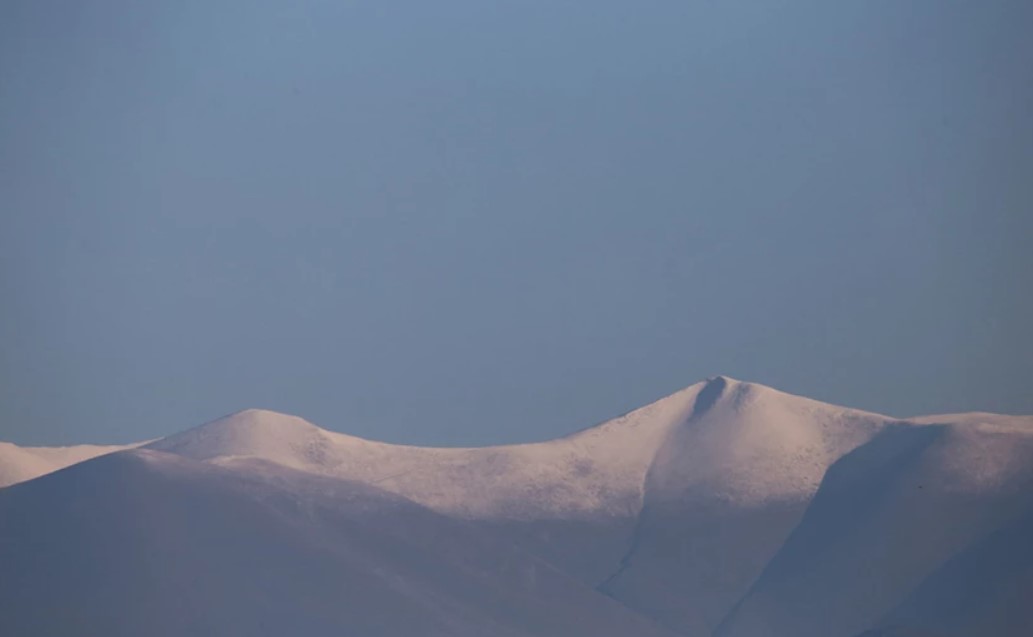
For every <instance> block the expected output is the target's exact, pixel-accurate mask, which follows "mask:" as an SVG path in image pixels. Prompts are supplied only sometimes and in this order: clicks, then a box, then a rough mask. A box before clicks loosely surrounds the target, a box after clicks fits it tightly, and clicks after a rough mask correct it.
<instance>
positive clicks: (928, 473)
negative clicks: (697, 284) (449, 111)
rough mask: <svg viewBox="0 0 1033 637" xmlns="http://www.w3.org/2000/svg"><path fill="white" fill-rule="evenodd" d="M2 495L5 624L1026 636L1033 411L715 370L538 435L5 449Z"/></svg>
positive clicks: (562, 634)
mask: <svg viewBox="0 0 1033 637" xmlns="http://www.w3.org/2000/svg"><path fill="white" fill-rule="evenodd" d="M4 485H7V486H4ZM0 486H3V487H4V488H0V635H11V636H21V635H26V636H29V635H31V636H48V635H111V636H116V635H125V636H134V637H136V636H140V635H149V636H163V635H170V636H171V635H184V636H185V635H190V636H202V635H220V636H226V635H241V636H244V635H248V636H255V635H294V636H299V637H306V636H312V637H317V636H318V637H322V636H330V635H333V636H342V635H346V636H357V637H372V636H382V637H408V636H414V637H415V636H419V637H423V636H427V637H431V636H441V637H445V636H456V637H467V636H469V637H492V636H499V637H531V636H536V637H538V636H556V637H580V636H585V637H588V636H592V637H606V636H612V637H617V636H622V637H623V636H636V637H675V636H678V635H682V636H688V637H857V636H859V635H864V636H865V637H984V636H991V635H992V636H996V637H1010V636H1015V637H1025V636H1027V635H1030V634H1033V632H1031V631H1033V628H1030V627H1031V626H1033V416H1004V415H996V414H983V413H972V414H956V415H942V416H927V417H921V418H911V419H906V420H901V419H896V418H891V417H887V416H881V415H878V414H873V413H868V412H863V411H857V410H853V409H846V408H842V407H836V406H832V405H828V404H825V403H821V402H817V401H813V400H810V399H807V398H802V397H799V396H793V395H790V394H786V393H782V392H779V391H776V390H774V389H771V388H768V387H764V386H762V385H756V384H752V383H746V382H740V381H737V380H734V379H731V378H726V377H716V378H712V379H709V380H707V381H705V382H702V383H698V384H695V385H692V386H690V387H688V388H686V389H683V390H681V391H679V392H677V393H675V394H672V395H670V396H668V397H666V398H663V399H661V400H658V401H657V402H655V403H652V404H650V405H647V406H645V407H642V408H640V409H637V410H635V411H633V412H631V413H629V414H627V415H624V416H622V417H620V418H616V419H614V420H611V421H609V422H606V423H603V424H601V425H598V426H595V427H592V428H589V429H584V430H582V431H579V432H577V433H574V434H571V435H569V436H566V437H563V438H559V439H556V440H551V441H547V442H541V443H533V444H522V445H509V446H496V447H483V448H464V449H451V448H425V447H412V446H404V445H392V444H386V443H381V442H374V441H370V440H364V439H361V438H356V437H352V436H348V435H345V434H340V433H334V432H330V431H326V430H323V429H320V428H319V427H317V426H315V425H313V424H311V423H308V422H306V421H304V420H302V419H300V418H296V417H293V416H288V415H283V414H278V413H274V412H269V411H262V410H254V409H251V410H246V411H242V412H239V413H236V414H233V415H230V416H227V417H225V418H221V419H219V420H216V421H213V422H210V423H207V424H204V425H201V426H199V427H195V428H193V429H189V430H186V431H184V432H182V433H178V434H174V435H171V436H168V437H166V438H161V439H158V440H153V441H148V442H145V443H139V444H135V445H127V446H123V447H101V446H85V445H84V446H77V447H63V448H38V447H36V448H33V447H18V446H15V445H12V444H9V443H0Z"/></svg>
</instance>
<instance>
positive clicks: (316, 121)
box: [0, 0, 1033, 445]
mask: <svg viewBox="0 0 1033 637" xmlns="http://www.w3.org/2000/svg"><path fill="white" fill-rule="evenodd" d="M1031 28H1033V3H1031V2H1029V1H1028V0H1016V1H996V2H995V1H988V2H951V1H946V0H915V1H911V2H900V1H899V0H874V1H870V2H828V1H826V0H820V1H818V0H814V1H806V2H775V1H772V0H757V1H755V2H735V1H732V2H701V1H697V2H689V1H684V0H681V1H677V2H615V1H609V0H596V1H593V2H564V1H562V0H549V1H542V2H529V1H522V2H515V1H514V2H484V1H477V2H424V1H420V2H380V1H376V2H374V1H369V2H358V1H349V2H346V1H343V0H341V1H338V0H333V1H330V0H325V1H324V0H299V1H297V2H281V1H279V0H277V1H275V2H274V1H268V0H264V1H257V0H240V1H234V2H230V1H213V0H203V1H192V2H136V1H132V2H130V1H128V0H126V1H112V0H96V1H91V2H82V1H79V0H69V1H65V2H55V1H47V0H6V1H5V2H3V3H0V347H2V349H0V439H5V440H10V441H13V442H17V443H22V444H65V443H73V442H90V441H96V442H127V441H131V440H137V439H143V438H150V437H155V436H159V435H163V434H167V433H171V432H173V431H177V430H181V429H184V428H187V427H189V426H193V425H196V424H199V423H201V422H204V421H206V420H210V419H212V418H215V417H218V416H220V415H223V414H225V413H228V412H231V411H235V410H237V409H241V408H245V407H264V408H269V409H275V410H279V411H285V412H289V413H293V414H297V415H300V416H303V417H305V418H308V419H309V420H312V421H313V422H316V423H318V424H320V425H322V426H324V427H327V428H329V429H336V430H340V431H346V432H349V433H353V434H356V435H361V436H365V437H372V438H377V439H383V440H389V441H398V442H409V443H419V444H441V445H451V444H485V443H494V442H515V441H525V440H534V439H542V438H547V437H551V436H555V435H559V434H563V433H567V432H569V431H572V430H575V429H578V428H581V427H584V426H588V425H591V424H593V423H595V422H598V421H601V420H604V419H607V418H609V417H612V416H615V415H618V414H619V413H621V412H624V411H626V410H628V409H631V408H634V407H636V406H639V405H641V404H644V403H647V402H649V401H651V400H653V399H655V398H658V397H660V396H662V395H665V394H667V393H670V392H672V391H674V390H677V389H679V388H681V387H683V386H686V385H689V384H691V383H694V382H696V381H698V380H701V379H703V378H704V377H707V376H711V375H715V374H728V375H731V376H734V377H737V378H741V379H744V380H752V381H756V382H761V383H764V384H768V385H772V386H775V387H777V388H780V389H784V390H787V391H791V392H793V393H800V394H805V395H808V396H811V397H814V398H818V399H821V400H826V401H829V402H835V403H838V404H844V405H849V406H856V407H863V408H867V409H871V410H875V411H882V412H886V413H890V414H894V415H901V416H905V415H913V414H917V413H930V412H938V411H962V410H964V411H968V410H989V411H1002V412H1014V413H1033V382H1031V381H1033V336H1031V328H1033V276H1031V274H1033V249H1031V248H1030V244H1031V239H1033V209H1031V208H1033V72H1031V69H1033V38H1030V30H1031Z"/></svg>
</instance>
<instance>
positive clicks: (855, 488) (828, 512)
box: [717, 418, 1033, 637]
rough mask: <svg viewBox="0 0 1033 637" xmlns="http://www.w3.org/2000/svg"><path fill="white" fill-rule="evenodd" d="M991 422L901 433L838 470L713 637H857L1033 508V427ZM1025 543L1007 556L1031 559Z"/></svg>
mask: <svg viewBox="0 0 1033 637" xmlns="http://www.w3.org/2000/svg"><path fill="white" fill-rule="evenodd" d="M985 420H986V419H978V418H977V419H964V420H963V421H962V422H955V423H945V424H913V423H912V424H906V423H902V424H900V425H894V426H891V427H889V428H886V429H885V430H883V431H882V432H881V433H880V434H879V435H878V436H876V437H875V438H874V439H872V440H871V441H870V442H869V443H867V444H865V445H863V446H861V447H859V448H858V449H856V450H855V451H854V452H852V453H850V454H848V455H846V456H845V457H844V458H842V459H841V460H840V461H839V462H837V463H836V464H834V465H833V466H832V467H831V468H830V469H829V470H828V473H827V475H826V477H825V480H824V481H823V483H822V487H821V489H820V490H819V492H818V494H817V495H816V497H815V499H814V501H813V503H812V504H811V506H810V507H809V508H808V510H807V513H806V515H805V516H804V518H803V519H802V520H801V522H800V524H799V525H798V526H797V527H796V528H795V529H794V530H793V532H792V535H791V536H790V537H789V539H788V540H787V541H786V543H785V544H784V546H782V547H781V549H780V550H779V552H778V554H777V555H776V556H774V558H773V559H771V561H770V562H769V563H768V564H767V566H766V567H765V569H764V573H763V574H762V575H761V577H760V578H759V579H758V580H757V581H756V582H755V583H754V585H753V586H752V587H751V589H750V591H749V593H748V594H747V595H746V596H745V597H744V598H743V600H742V601H741V602H740V603H739V604H738V605H737V607H736V608H735V610H734V611H733V612H732V613H731V614H730V615H729V616H728V617H727V618H726V620H725V621H724V623H723V624H722V626H721V627H720V629H719V630H718V631H717V635H719V636H720V637H764V636H766V635H770V636H781V635H795V636H798V637H812V636H813V637H819V636H821V637H837V636H842V637H850V636H851V635H857V634H859V633H861V632H862V631H864V630H865V629H866V628H870V627H872V626H873V625H875V624H876V623H877V622H879V620H880V619H881V618H882V617H883V616H884V615H886V614H887V613H889V612H890V611H892V610H893V609H894V608H895V607H896V606H897V605H898V604H900V603H901V601H902V600H903V599H905V598H906V597H907V596H908V595H909V594H910V593H911V591H913V590H914V589H915V588H916V587H918V586H920V585H921V584H922V582H923V580H925V579H926V578H927V577H929V576H930V575H931V574H932V573H933V572H934V571H936V570H937V569H938V568H940V567H941V566H942V565H943V564H944V563H945V562H947V561H948V560H950V559H951V558H952V557H954V556H955V555H957V554H959V553H961V552H963V551H965V550H966V548H967V547H969V546H971V545H972V544H973V543H977V542H979V541H980V540H981V539H982V538H984V537H986V536H988V535H989V534H990V533H992V532H994V531H995V530H996V529H998V528H1000V527H1001V526H1002V525H1006V524H1008V523H1009V521H1010V520H1012V519H1014V518H1015V517H1016V516H1018V515H1020V514H1021V513H1022V512H1023V511H1024V510H1026V509H1027V508H1028V507H1030V506H1031V504H1033V426H1030V425H1031V424H1033V423H1031V422H1030V419H1028V418H1014V419H997V422H996V423H986V422H984V421H985ZM1022 542H1025V543H1026V544H1027V546H1025V547H1024V546H1022V545H1021V543H1022ZM1029 542H1033V540H1031V539H1029V538H1028V537H1026V538H1025V539H1024V540H1021V541H1020V542H1019V543H1018V544H1013V545H1012V546H1009V547H1008V548H1007V549H1005V550H1006V551H1009V552H1015V553H1022V552H1028V550H1029V548H1028V543H1029ZM986 576H987V577H988V578H989V580H990V581H993V580H994V579H996V578H998V577H1000V576H1001V573H1000V572H996V571H994V572H988V573H986ZM940 603H947V600H946V599H941V600H940ZM949 634H962V635H970V634H971V635H977V634H982V633H979V632H978V631H977V632H973V633H969V632H963V633H949ZM1002 634H1010V633H1002Z"/></svg>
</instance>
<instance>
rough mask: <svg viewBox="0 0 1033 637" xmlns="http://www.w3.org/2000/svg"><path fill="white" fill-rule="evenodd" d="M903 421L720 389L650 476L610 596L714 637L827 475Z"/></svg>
mask: <svg viewBox="0 0 1033 637" xmlns="http://www.w3.org/2000/svg"><path fill="white" fill-rule="evenodd" d="M889 422H892V420H891V419H889V418H887V417H885V416H880V415H877V414H871V413H867V412H861V411H856V410H851V409H844V408H841V407H834V406H832V405H827V404H824V403H819V402H817V401H813V400H810V399H807V398H802V397H799V396H793V395H790V394H785V393H782V392H779V391H776V390H773V389H770V388H768V387H764V386H761V385H754V384H751V383H743V382H739V381H735V380H732V379H727V378H717V379H714V380H712V381H711V382H709V383H707V384H706V385H705V386H704V388H703V389H702V391H701V392H700V393H699V395H698V398H697V400H696V404H695V406H694V409H693V411H692V413H691V414H690V415H689V416H688V418H686V419H685V420H684V421H683V422H681V423H679V425H678V426H677V427H674V428H672V429H671V431H670V432H669V434H668V436H667V438H666V440H665V441H664V444H663V445H662V446H661V447H660V449H659V450H658V453H657V455H656V457H655V459H654V461H653V463H652V466H651V468H650V469H649V473H648V477H647V479H646V482H645V501H644V504H643V509H642V514H641V516H640V518H639V524H638V528H637V530H636V533H635V537H634V540H633V542H632V545H631V548H630V550H629V551H628V553H627V555H626V556H625V557H624V560H623V563H622V566H621V568H620V569H619V570H618V571H617V572H616V573H615V574H614V575H613V576H612V577H611V578H610V579H609V580H608V581H607V582H606V583H605V584H604V585H603V589H604V590H606V591H607V592H608V593H610V594H611V595H613V596H614V597H616V598H617V599H620V600H621V601H623V602H624V603H626V604H628V605H629V606H631V607H632V608H635V609H637V610H639V611H641V612H643V613H645V614H647V615H649V616H652V617H657V618H659V619H660V620H661V621H663V622H664V623H665V624H666V625H668V626H671V627H674V628H677V629H679V630H682V631H687V632H689V633H690V634H702V635H706V634H709V633H710V631H711V630H713V629H714V628H715V627H716V626H717V625H718V624H719V623H720V622H721V620H722V618H723V617H724V616H725V614H726V613H727V612H728V611H729V610H730V609H731V608H732V607H733V606H734V604H735V603H736V602H737V601H738V600H739V599H740V598H741V597H742V595H743V594H744V593H745V592H746V591H747V590H748V589H749V586H750V585H751V584H752V583H753V581H754V580H755V579H756V578H757V576H758V575H759V574H760V573H761V571H762V569H763V568H764V565H765V564H766V563H767V562H768V560H770V559H771V557H772V556H773V555H775V553H776V552H777V551H778V550H779V548H780V547H781V545H782V543H783V542H784V541H785V540H786V538H787V537H788V536H789V534H790V533H791V532H792V530H793V528H794V527H795V526H796V524H797V523H798V522H799V520H800V518H801V516H802V515H803V513H804V511H805V510H806V508H807V505H808V504H809V502H810V500H811V498H812V497H813V495H814V493H815V492H816V491H817V489H818V485H819V484H820V483H821V480H822V478H823V476H824V475H825V471H826V469H827V468H828V467H829V466H830V465H831V464H832V463H834V462H835V461H836V460H838V459H839V458H840V457H842V456H843V454H845V453H848V452H850V451H851V450H852V449H854V448H856V447H857V446H858V445H861V444H864V443H865V442H866V441H868V440H870V439H871V438H872V437H873V436H875V435H876V434H877V433H878V432H879V431H880V430H881V429H882V428H884V427H885V426H886V425H887V424H888V423H889Z"/></svg>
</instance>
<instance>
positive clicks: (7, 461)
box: [0, 442, 144, 487]
mask: <svg viewBox="0 0 1033 637" xmlns="http://www.w3.org/2000/svg"><path fill="white" fill-rule="evenodd" d="M141 444H144V443H136V444H131V445H74V446H70V447H19V446H17V445H13V444H11V443H9V442H0V487H6V486H8V485H11V484H16V483H18V482H24V481H26V480H32V479H33V478H36V477H39V476H42V475H45V474H48V473H50V472H52V471H57V470H58V469H63V468H64V467H67V466H69V465H73V464H76V463H79V462H82V461H84V460H89V459H90V458H95V457H97V456H101V455H104V454H107V453H112V452H115V451H122V450H123V449H132V448H134V447H137V446H139V445H141Z"/></svg>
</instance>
